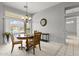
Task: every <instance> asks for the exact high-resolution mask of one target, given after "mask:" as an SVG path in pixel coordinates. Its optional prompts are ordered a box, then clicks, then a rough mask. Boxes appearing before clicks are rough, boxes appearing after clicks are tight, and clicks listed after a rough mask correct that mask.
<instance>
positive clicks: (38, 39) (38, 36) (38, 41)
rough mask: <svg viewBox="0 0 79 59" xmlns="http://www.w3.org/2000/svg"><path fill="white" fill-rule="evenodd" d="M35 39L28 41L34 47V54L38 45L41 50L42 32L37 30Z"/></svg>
mask: <svg viewBox="0 0 79 59" xmlns="http://www.w3.org/2000/svg"><path fill="white" fill-rule="evenodd" d="M32 40H33V41H31V42H28V43H29V45H30V46H32V47H33V54H35V48H36V45H39V49H40V50H41V46H40V40H41V32H35V33H34V38H33V39H32Z"/></svg>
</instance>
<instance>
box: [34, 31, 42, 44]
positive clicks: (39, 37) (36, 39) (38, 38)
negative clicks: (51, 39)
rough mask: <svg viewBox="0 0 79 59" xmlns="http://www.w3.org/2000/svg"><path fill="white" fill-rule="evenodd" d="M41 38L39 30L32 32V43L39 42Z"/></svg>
mask: <svg viewBox="0 0 79 59" xmlns="http://www.w3.org/2000/svg"><path fill="white" fill-rule="evenodd" d="M40 40H41V32H35V33H34V44H35V45H36V44H39V43H40Z"/></svg>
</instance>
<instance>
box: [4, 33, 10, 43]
mask: <svg viewBox="0 0 79 59" xmlns="http://www.w3.org/2000/svg"><path fill="white" fill-rule="evenodd" d="M10 35H11V33H10V32H4V33H3V37H5V36H6V38H7V42H9V37H10Z"/></svg>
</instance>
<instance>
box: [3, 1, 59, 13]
mask: <svg viewBox="0 0 79 59" xmlns="http://www.w3.org/2000/svg"><path fill="white" fill-rule="evenodd" d="M3 3H4V4H5V5H7V6H10V7H13V8H16V9H19V10H22V11H26V9H25V8H24V6H25V5H26V2H3ZM59 3H60V2H28V3H27V6H28V12H29V13H32V14H33V13H36V12H39V11H42V10H44V9H46V8H49V7H51V6H55V5H57V4H59Z"/></svg>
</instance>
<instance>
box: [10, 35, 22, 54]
mask: <svg viewBox="0 0 79 59" xmlns="http://www.w3.org/2000/svg"><path fill="white" fill-rule="evenodd" d="M11 40H12V50H11V53H12V52H13V48H14V45H16V44H21V47H22V41H20V40H18V39H17V38H16V37H14V36H13V34H11Z"/></svg>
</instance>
